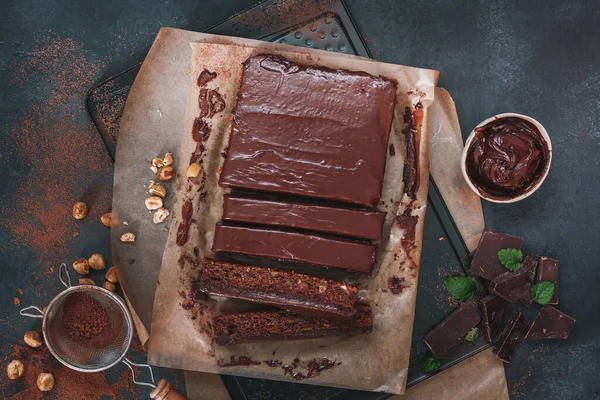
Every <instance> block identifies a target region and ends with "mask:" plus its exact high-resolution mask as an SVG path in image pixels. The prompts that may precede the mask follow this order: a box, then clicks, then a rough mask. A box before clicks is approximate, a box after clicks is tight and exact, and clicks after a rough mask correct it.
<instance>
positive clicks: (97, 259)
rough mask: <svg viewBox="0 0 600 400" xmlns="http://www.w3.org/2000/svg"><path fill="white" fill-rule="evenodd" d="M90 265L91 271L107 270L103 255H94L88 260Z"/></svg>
mask: <svg viewBox="0 0 600 400" xmlns="http://www.w3.org/2000/svg"><path fill="white" fill-rule="evenodd" d="M88 264H89V266H90V268H91V269H96V270H101V269H104V268H106V263H105V262H104V257H102V254H98V253H96V254H92V256H91V257H90V258H89V259H88Z"/></svg>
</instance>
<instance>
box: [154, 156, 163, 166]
mask: <svg viewBox="0 0 600 400" xmlns="http://www.w3.org/2000/svg"><path fill="white" fill-rule="evenodd" d="M152 165H153V166H154V167H156V168H160V167H162V166H163V165H164V164H163V160H162V158H154V159H152Z"/></svg>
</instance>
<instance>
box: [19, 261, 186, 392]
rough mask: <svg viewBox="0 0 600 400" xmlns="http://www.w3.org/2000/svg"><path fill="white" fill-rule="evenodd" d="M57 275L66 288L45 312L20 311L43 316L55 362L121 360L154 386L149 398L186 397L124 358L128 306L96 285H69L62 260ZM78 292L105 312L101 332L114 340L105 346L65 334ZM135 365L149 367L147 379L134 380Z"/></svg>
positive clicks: (86, 366) (92, 367)
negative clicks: (71, 304) (68, 311)
mask: <svg viewBox="0 0 600 400" xmlns="http://www.w3.org/2000/svg"><path fill="white" fill-rule="evenodd" d="M58 276H59V279H60V281H61V282H62V284H63V285H64V286H65V287H66V289H65V290H64V291H62V292H61V293H59V294H58V295H57V296H56V297H55V298H54V299H52V301H51V302H50V304H48V307H47V308H46V310H45V311H43V310H41V309H40V308H39V307H36V306H29V307H25V308H23V309H22V310H21V311H20V314H21V315H23V316H26V317H32V318H41V319H43V321H42V333H43V335H44V340H45V342H46V345H47V346H48V350H50V353H51V354H52V355H53V356H54V357H55V358H56V359H57V360H58V361H60V362H61V363H62V364H64V365H65V366H67V367H69V368H71V369H74V370H76V371H80V372H100V371H104V370H106V369H109V368H111V367H113V366H114V365H116V364H118V363H119V362H122V363H123V364H125V365H127V367H128V368H129V369H130V370H131V374H132V377H133V378H132V380H133V383H135V384H136V385H142V386H149V387H151V388H153V389H154V390H153V391H152V392H151V393H150V398H152V399H156V400H177V399H186V398H187V397H185V396H183V395H181V394H180V393H179V392H177V391H176V390H175V389H174V388H172V386H171V385H170V384H169V383H167V382H166V381H165V380H164V379H162V380H161V381H160V382H159V383H158V385H157V384H156V383H155V381H154V373H153V371H152V367H151V366H150V365H148V364H138V363H134V362H133V361H131V360H129V359H128V358H127V357H126V355H127V352H128V351H129V347H130V346H131V340H132V339H133V321H132V319H131V314H130V313H129V309H128V308H127V305H126V304H125V302H124V301H123V300H122V299H121V298H120V297H119V296H118V295H117V294H115V293H113V292H111V291H109V290H106V289H104V288H101V287H99V286H95V285H79V286H72V285H71V277H70V276H69V272H68V270H67V265H66V264H64V263H63V264H61V265H60V267H59V270H58ZM77 293H83V294H85V295H87V296H89V297H91V298H92V299H93V300H95V301H96V302H97V303H98V304H99V305H100V307H102V308H103V309H104V310H105V311H106V313H107V315H108V326H107V330H108V331H109V332H103V334H104V335H106V334H110V335H113V339H112V340H111V342H110V343H109V344H107V345H106V346H103V347H102V348H95V347H93V346H86V345H84V344H81V343H79V342H77V341H75V340H73V339H72V338H71V337H70V336H69V335H68V334H67V332H66V329H65V326H64V323H63V316H64V310H65V305H67V304H68V303H69V302H70V301H74V300H75V299H74V298H73V295H75V294H77ZM34 311H35V313H34ZM134 366H135V367H140V368H142V367H143V368H148V371H149V372H150V382H142V381H137V380H136V377H135V371H134V369H133V367H134Z"/></svg>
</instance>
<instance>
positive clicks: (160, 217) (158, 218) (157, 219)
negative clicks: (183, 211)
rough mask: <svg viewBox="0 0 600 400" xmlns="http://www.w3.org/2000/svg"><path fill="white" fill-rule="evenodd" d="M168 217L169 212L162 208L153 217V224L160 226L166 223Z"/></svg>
mask: <svg viewBox="0 0 600 400" xmlns="http://www.w3.org/2000/svg"><path fill="white" fill-rule="evenodd" d="M168 216H169V210H167V209H166V208H164V207H161V208H159V209H158V210H156V212H155V213H154V215H153V216H152V222H154V223H155V224H160V223H161V222H164V220H165V219H167V217H168Z"/></svg>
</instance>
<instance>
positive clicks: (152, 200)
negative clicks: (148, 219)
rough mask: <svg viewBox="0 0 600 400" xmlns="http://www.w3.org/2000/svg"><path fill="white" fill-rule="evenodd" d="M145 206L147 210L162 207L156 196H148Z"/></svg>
mask: <svg viewBox="0 0 600 400" xmlns="http://www.w3.org/2000/svg"><path fill="white" fill-rule="evenodd" d="M145 204H146V208H147V209H148V210H158V209H159V208H161V207H162V206H163V200H162V198H160V197H158V196H150V197H148V198H147V199H146V201H145Z"/></svg>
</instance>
